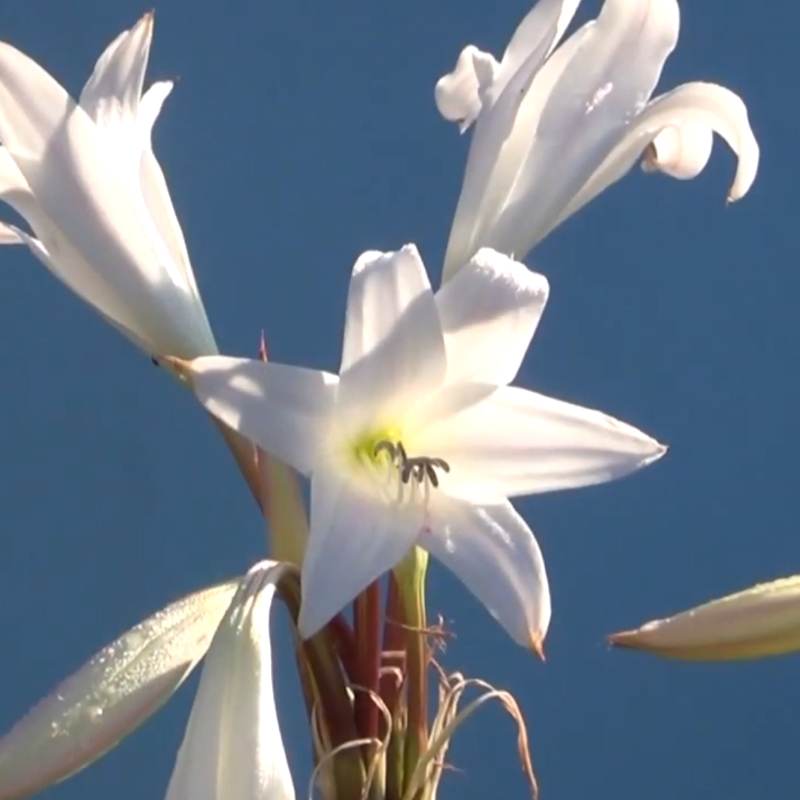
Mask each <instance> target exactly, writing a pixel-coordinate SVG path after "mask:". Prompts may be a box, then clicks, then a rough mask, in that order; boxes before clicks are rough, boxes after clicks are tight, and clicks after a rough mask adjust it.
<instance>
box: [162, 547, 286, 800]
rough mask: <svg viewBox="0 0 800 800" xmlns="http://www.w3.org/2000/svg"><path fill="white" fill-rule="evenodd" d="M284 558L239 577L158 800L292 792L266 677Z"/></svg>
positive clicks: (255, 799) (269, 797) (272, 797)
mask: <svg viewBox="0 0 800 800" xmlns="http://www.w3.org/2000/svg"><path fill="white" fill-rule="evenodd" d="M286 569H287V567H286V566H285V565H281V564H275V563H274V562H264V563H263V564H260V565H258V566H256V567H254V568H253V569H252V570H250V572H249V573H248V575H247V577H246V578H245V580H244V581H243V582H242V584H241V587H240V589H239V592H238V593H237V595H236V598H235V599H234V600H233V602H232V603H231V604H230V607H229V609H228V613H227V614H226V615H225V618H224V619H223V620H222V622H221V623H220V626H219V629H218V630H217V633H216V636H215V637H214V641H213V643H212V645H211V648H210V650H209V652H208V656H207V657H206V661H205V664H204V665H203V673H202V676H201V678H200V685H199V686H198V689H197V696H196V698H195V701H194V705H193V707H192V712H191V715H190V717H189V722H188V724H187V726H186V733H185V734H184V738H183V742H182V744H181V747H180V750H179V751H178V758H177V761H176V763H175V769H174V771H173V773H172V778H171V780H170V785H169V788H168V790H167V795H166V800H294V797H295V793H294V789H293V787H292V778H291V774H290V773H289V765H288V764H287V762H286V753H285V751H284V747H283V741H282V738H281V732H280V728H279V726H278V715H277V711H276V708H275V696H274V688H273V683H272V647H271V644H270V619H269V616H270V608H271V606H272V601H273V599H274V596H275V588H276V583H277V582H278V581H279V580H280V577H281V575H282V574H283V572H284V571H285V570H286Z"/></svg>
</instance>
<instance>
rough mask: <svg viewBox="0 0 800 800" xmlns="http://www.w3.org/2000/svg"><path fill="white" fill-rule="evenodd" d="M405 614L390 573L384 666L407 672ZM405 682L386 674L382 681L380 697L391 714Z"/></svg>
mask: <svg viewBox="0 0 800 800" xmlns="http://www.w3.org/2000/svg"><path fill="white" fill-rule="evenodd" d="M404 625H405V612H404V610H403V601H402V598H401V597H400V589H399V588H398V586H397V578H395V576H394V573H392V572H390V573H389V591H388V592H387V595H386V614H385V622H384V628H383V666H384V667H386V666H392V667H397V668H398V669H400V671H401V672H402V674H403V675H405V671H406V635H405V630H404ZM402 684H403V681H402V680H399V679H398V677H397V675H393V674H390V673H387V674H384V675H382V676H381V679H380V695H381V699H382V700H383V702H384V703H386V707H387V708H388V709H389V713H390V714H392V715H393V714H394V711H395V708H396V707H397V701H398V699H399V697H400V692H401V691H402V688H403V687H402Z"/></svg>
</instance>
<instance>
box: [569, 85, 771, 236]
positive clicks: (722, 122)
mask: <svg viewBox="0 0 800 800" xmlns="http://www.w3.org/2000/svg"><path fill="white" fill-rule="evenodd" d="M702 128H705V129H710V130H711V131H714V132H715V133H718V134H719V135H720V136H721V137H722V138H723V139H724V140H725V141H726V142H727V143H728V145H729V147H730V148H731V150H733V152H734V153H735V154H736V157H737V159H738V163H737V167H736V176H735V177H734V180H733V184H732V186H731V188H730V190H729V192H728V201H729V202H732V201H734V200H739V199H740V198H742V197H743V196H744V195H745V194H747V192H748V190H749V189H750V187H751V186H752V184H753V181H754V180H755V178H756V173H757V172H758V161H759V147H758V142H757V141H756V138H755V136H754V134H753V131H752V129H751V128H750V122H749V120H748V118H747V107H746V106H745V104H744V102H743V101H742V99H741V98H740V97H739V96H738V95H737V94H734V93H733V92H732V91H730V89H726V88H725V87H724V86H718V85H717V84H715V83H701V82H694V83H685V84H683V85H682V86H678V87H677V88H676V89H673V90H672V91H671V92H667V93H666V94H662V95H660V96H659V97H657V98H655V99H654V100H652V101H651V102H650V103H648V105H647V106H646V107H645V108H644V109H643V110H642V112H641V113H640V114H639V115H638V116H637V117H636V119H635V120H634V121H633V122H632V123H631V125H630V126H629V127H628V130H627V131H626V132H625V135H624V136H623V137H622V138H621V139H620V141H619V142H618V143H617V145H616V146H615V147H614V149H613V150H612V151H611V153H609V155H608V156H607V158H606V159H605V161H604V162H603V163H602V164H601V165H600V167H599V168H598V169H597V171H596V172H595V173H594V175H592V177H591V178H590V179H589V180H588V181H587V182H586V184H585V186H584V187H583V188H582V189H581V191H580V192H579V193H578V194H577V195H576V196H575V197H574V198H573V200H572V201H571V202H570V204H569V205H568V206H567V208H566V209H565V210H564V213H563V214H562V215H561V217H560V218H559V223H560V222H561V221H563V220H564V219H566V217H568V216H569V215H570V214H574V213H575V212H576V211H577V210H578V209H579V208H581V207H582V206H583V205H585V204H586V203H588V202H589V201H590V200H592V199H593V198H594V197H596V196H597V195H598V194H599V193H600V192H602V191H603V190H604V189H606V188H607V187H608V186H610V185H611V184H612V183H614V182H615V181H618V180H619V179H620V178H621V177H622V176H623V175H625V173H626V172H628V170H629V169H630V168H631V167H632V166H633V165H634V164H635V163H636V161H637V160H638V159H639V157H640V156H641V155H642V153H643V152H644V151H645V150H646V149H647V147H648V145H650V144H651V143H655V142H657V141H658V139H659V137H661V136H662V134H663V135H666V136H674V135H675V134H674V133H672V134H669V133H667V132H668V131H670V130H672V131H676V130H677V131H678V132H680V133H681V137H682V142H683V140H684V137H686V136H687V135H688V134H689V133H690V132H691V131H694V136H695V137H697V136H698V133H697V131H698V129H702ZM699 135H701V136H702V135H703V134H699ZM705 135H706V136H707V137H708V136H709V134H705ZM663 144H666V141H665V140H663V139H662V145H663ZM673 144H674V142H673ZM694 146H695V147H697V146H698V145H697V143H695V145H694ZM700 146H702V141H701V142H700ZM656 157H658V154H657V153H656ZM694 158H695V161H696V163H700V169H702V167H703V166H705V162H702V159H701V158H700V157H699V156H698V155H697V154H696V153H695V155H694ZM707 160H708V159H707V158H706V161H707ZM651 165H652V166H656V167H657V166H658V161H656V162H651ZM700 169H698V170H697V171H698V172H699V171H700ZM663 171H665V172H667V174H672V173H673V172H674V171H675V168H674V167H673V168H672V170H670V169H669V168H667V169H664V170H663ZM680 177H692V176H691V175H690V174H688V173H687V174H685V175H681V176H680Z"/></svg>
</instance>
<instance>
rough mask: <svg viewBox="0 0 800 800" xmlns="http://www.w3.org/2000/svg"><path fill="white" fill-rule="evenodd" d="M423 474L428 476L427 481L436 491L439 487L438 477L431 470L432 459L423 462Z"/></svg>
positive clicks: (434, 471)
mask: <svg viewBox="0 0 800 800" xmlns="http://www.w3.org/2000/svg"><path fill="white" fill-rule="evenodd" d="M425 473H426V475H427V476H428V480H429V481H430V482H431V485H432V486H433V488H434V489H437V488H438V487H439V476H438V475H437V474H436V470H435V469H434V468H433V459H431V460H430V461H426V462H425Z"/></svg>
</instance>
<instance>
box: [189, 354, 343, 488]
mask: <svg viewBox="0 0 800 800" xmlns="http://www.w3.org/2000/svg"><path fill="white" fill-rule="evenodd" d="M191 370H192V375H191V382H192V388H193V389H194V391H195V393H196V394H197V397H198V399H199V400H200V402H201V403H202V404H203V405H204V406H205V408H206V409H207V410H208V411H209V412H210V413H211V414H213V415H214V416H215V417H217V418H218V419H220V420H222V422H224V423H225V424H226V425H227V426H228V427H229V428H233V429H234V430H235V431H237V432H239V433H241V434H242V435H243V436H245V437H247V438H248V439H250V440H251V441H252V442H255V443H256V444H257V445H258V446H259V447H261V448H262V449H263V450H265V451H266V452H267V453H270V455H273V456H275V457H276V458H279V459H280V460H281V461H283V462H285V463H286V464H289V465H290V466H292V467H294V468H295V469H296V470H298V472H302V473H303V474H306V475H307V474H308V473H309V472H310V471H311V468H312V467H313V466H314V463H315V461H316V459H317V454H318V452H319V450H320V448H321V447H322V446H323V444H324V440H325V435H326V431H327V424H328V418H329V415H330V412H331V410H332V408H333V403H334V401H335V398H336V387H337V382H338V379H337V377H336V376H335V375H331V374H330V373H328V372H322V371H319V370H313V369H303V368H302V367H289V366H286V365H285V364H276V363H275V362H273V361H252V360H249V359H246V358H227V357H225V356H208V357H206V358H198V359H195V360H194V361H193V362H192V364H191Z"/></svg>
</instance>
